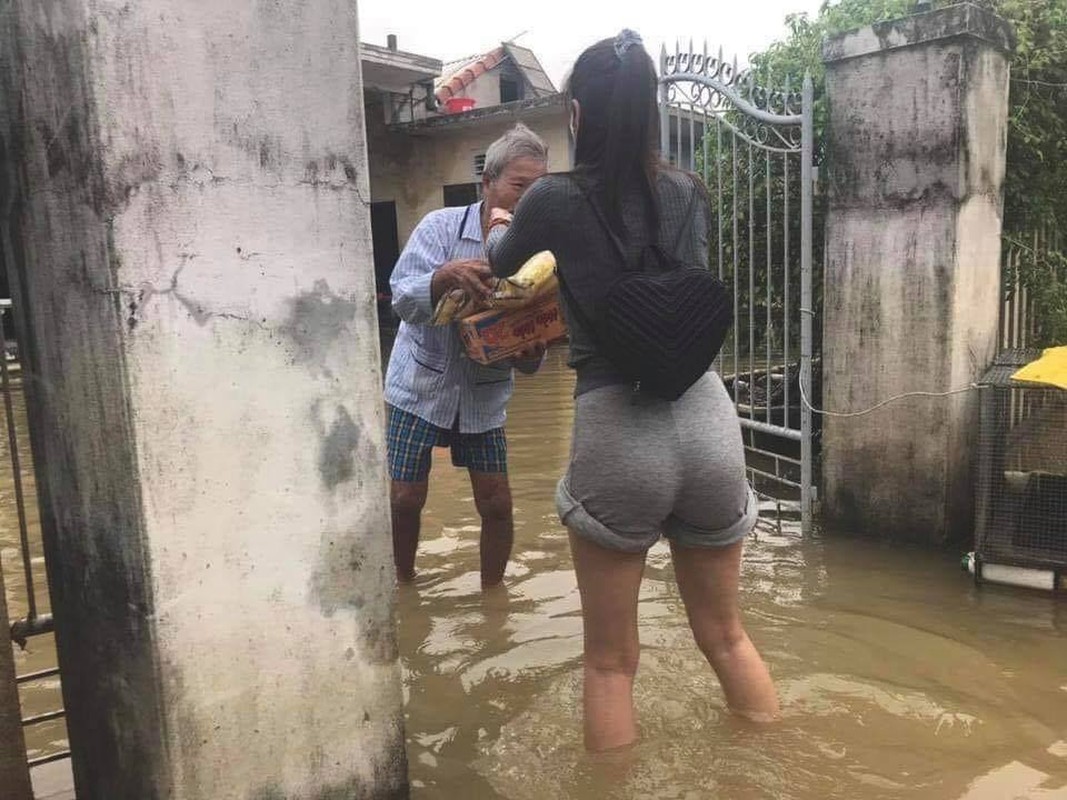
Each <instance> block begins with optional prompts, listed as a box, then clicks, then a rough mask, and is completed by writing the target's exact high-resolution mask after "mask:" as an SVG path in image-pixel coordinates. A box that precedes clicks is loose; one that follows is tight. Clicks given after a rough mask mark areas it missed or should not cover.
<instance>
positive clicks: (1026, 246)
mask: <svg viewBox="0 0 1067 800" xmlns="http://www.w3.org/2000/svg"><path fill="white" fill-rule="evenodd" d="M1004 245H1005V246H1004V249H1003V253H1004V255H1003V262H1002V267H1001V274H1002V278H1003V279H1002V281H1001V297H1002V299H1001V313H1000V340H999V342H998V344H999V349H1000V350H1002V351H1003V350H1015V349H1022V348H1029V347H1034V346H1039V345H1040V344H1041V343H1042V340H1043V339H1044V338H1045V337H1044V336H1043V333H1044V331H1043V327H1044V326H1043V325H1042V319H1041V314H1040V310H1039V309H1038V308H1037V307H1036V304H1035V298H1034V296H1033V292H1032V291H1031V290H1030V288H1029V286H1028V285H1027V283H1026V282H1025V281H1024V280H1022V272H1023V271H1024V269H1025V265H1026V264H1028V263H1029V264H1033V263H1035V262H1042V263H1043V264H1044V268H1045V270H1046V271H1047V273H1048V277H1049V278H1052V279H1054V280H1058V281H1060V282H1064V281H1067V274H1062V270H1063V267H1062V266H1060V267H1057V266H1056V263H1059V262H1062V260H1063V254H1064V248H1063V245H1064V242H1063V237H1062V236H1061V235H1060V233H1059V231H1056V230H1052V229H1050V228H1049V227H1048V226H1042V227H1040V228H1037V229H1036V230H1031V231H1028V232H1026V233H1019V234H1015V233H1008V232H1005V234H1004ZM1053 259H1055V260H1056V261H1055V262H1053V261H1052V260H1053ZM1050 262H1052V263H1050Z"/></svg>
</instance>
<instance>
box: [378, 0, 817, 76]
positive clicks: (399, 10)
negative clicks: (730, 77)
mask: <svg viewBox="0 0 1067 800" xmlns="http://www.w3.org/2000/svg"><path fill="white" fill-rule="evenodd" d="M821 3H822V0H747V2H746V0H726V1H725V2H724V1H723V0H674V2H663V0H614V2H612V0H608V2H604V0H599V2H597V0H520V1H519V2H511V3H508V2H501V0H493V1H492V2H484V1H483V2H477V0H468V1H467V2H455V0H453V1H452V2H447V1H442V0H435V2H429V0H359V16H360V25H361V27H362V31H361V35H360V36H361V39H362V40H363V41H365V42H369V43H371V44H379V45H384V44H385V37H386V35H387V34H389V33H395V34H396V35H397V37H398V39H399V47H400V49H401V50H405V51H407V52H411V53H418V54H419V55H425V56H430V57H433V58H439V59H441V60H442V61H451V60H453V59H458V58H463V57H465V56H469V55H474V54H481V53H485V52H488V51H489V50H492V49H493V48H494V47H496V46H497V45H498V44H499V43H500V42H502V41H505V40H509V39H511V38H513V37H515V36H518V35H519V34H521V33H523V32H524V31H526V34H525V35H523V36H521V37H519V39H518V44H521V45H523V46H525V47H529V48H530V49H532V50H533V51H534V52H535V53H536V54H537V57H538V58H539V59H540V60H541V63H542V64H543V65H544V67H545V70H546V71H547V72H548V76H549V77H550V78H551V79H552V81H553V82H554V83H555V84H556V88H557V89H558V88H562V82H563V77H564V75H565V74H566V72H567V70H568V69H569V68H570V66H571V64H573V63H574V59H575V58H576V57H577V56H578V54H579V53H581V52H582V50H583V49H584V48H586V47H588V46H589V45H590V44H592V43H593V42H595V41H597V40H598V39H602V38H605V37H607V36H612V35H614V34H616V33H618V31H619V29H621V28H624V27H625V28H633V29H634V30H636V31H637V32H638V33H640V34H641V36H642V37H643V38H644V40H645V45H646V47H648V51H649V53H651V54H652V56H653V58H658V54H659V48H660V45H661V44H663V43H665V42H666V43H668V46H669V47H673V46H674V41H675V39H676V38H678V37H681V38H683V39H684V40H685V41H688V39H689V38H690V37H692V39H693V41H694V44H697V43H700V42H703V40H704V39H707V41H708V49H709V50H718V48H719V46H720V45H721V46H722V48H723V51H724V53H725V54H727V56H728V57H732V56H733V55H736V56H737V57H738V60H739V61H744V60H745V57H746V56H747V55H748V54H749V53H750V52H753V51H757V50H761V49H762V48H764V47H765V46H766V45H767V44H769V43H770V42H772V41H774V40H775V39H778V38H781V37H782V36H784V35H785V17H786V14H790V13H792V12H796V11H806V12H808V13H811V14H814V13H815V12H817V11H818V8H819V6H820V5H821ZM524 11H525V13H524Z"/></svg>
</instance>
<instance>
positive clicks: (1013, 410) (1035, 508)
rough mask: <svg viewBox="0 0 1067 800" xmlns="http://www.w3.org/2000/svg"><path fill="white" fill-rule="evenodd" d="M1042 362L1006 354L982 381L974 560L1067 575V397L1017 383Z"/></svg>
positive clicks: (1034, 354)
mask: <svg viewBox="0 0 1067 800" xmlns="http://www.w3.org/2000/svg"><path fill="white" fill-rule="evenodd" d="M1040 355H1041V353H1040V351H1033V350H1008V351H1005V352H1003V353H1001V354H1000V355H999V356H998V357H997V360H996V362H995V363H994V364H993V366H992V367H990V369H989V370H988V371H987V372H986V374H985V377H984V378H983V380H982V382H981V388H980V397H981V400H980V402H981V422H980V426H981V427H980V440H979V459H978V485H977V487H976V489H977V491H976V497H977V509H976V511H977V520H976V522H977V527H976V531H975V556H976V558H977V560H978V562H979V563H980V564H981V563H983V562H984V563H987V564H989V563H993V564H1003V565H1007V566H1014V567H1024V568H1030V569H1041V570H1050V571H1052V573H1053V574H1055V575H1063V574H1064V573H1067V391H1063V390H1061V389H1057V388H1055V387H1052V386H1042V385H1038V384H1028V383H1020V382H1018V381H1013V380H1012V377H1011V376H1012V375H1013V374H1014V373H1015V372H1016V371H1017V370H1018V369H1019V368H1020V367H1023V366H1025V365H1026V364H1028V363H1030V362H1031V361H1033V360H1035V359H1037V358H1038V357H1040ZM1054 584H1055V585H1058V584H1059V581H1055V582H1054Z"/></svg>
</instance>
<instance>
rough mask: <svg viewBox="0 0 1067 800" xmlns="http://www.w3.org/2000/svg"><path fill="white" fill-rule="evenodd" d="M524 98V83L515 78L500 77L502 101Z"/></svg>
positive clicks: (510, 101) (511, 101)
mask: <svg viewBox="0 0 1067 800" xmlns="http://www.w3.org/2000/svg"><path fill="white" fill-rule="evenodd" d="M516 100H522V84H521V83H520V82H519V81H518V80H516V79H515V78H505V77H503V76H501V78H500V102H501V103H514V102H515V101H516Z"/></svg>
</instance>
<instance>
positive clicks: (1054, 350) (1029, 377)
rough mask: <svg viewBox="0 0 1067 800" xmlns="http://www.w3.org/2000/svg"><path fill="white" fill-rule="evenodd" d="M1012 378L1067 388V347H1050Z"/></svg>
mask: <svg viewBox="0 0 1067 800" xmlns="http://www.w3.org/2000/svg"><path fill="white" fill-rule="evenodd" d="M1011 377H1012V380H1016V381H1026V382H1027V383H1044V384H1047V385H1049V386H1056V387H1058V388H1060V389H1064V390H1067V347H1050V348H1049V349H1047V350H1046V351H1045V352H1043V353H1042V354H1041V358H1039V359H1037V361H1031V362H1030V363H1029V364H1027V365H1026V366H1025V367H1023V368H1022V369H1020V370H1019V371H1018V372H1016V373H1015V374H1014V375H1012V376H1011Z"/></svg>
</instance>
